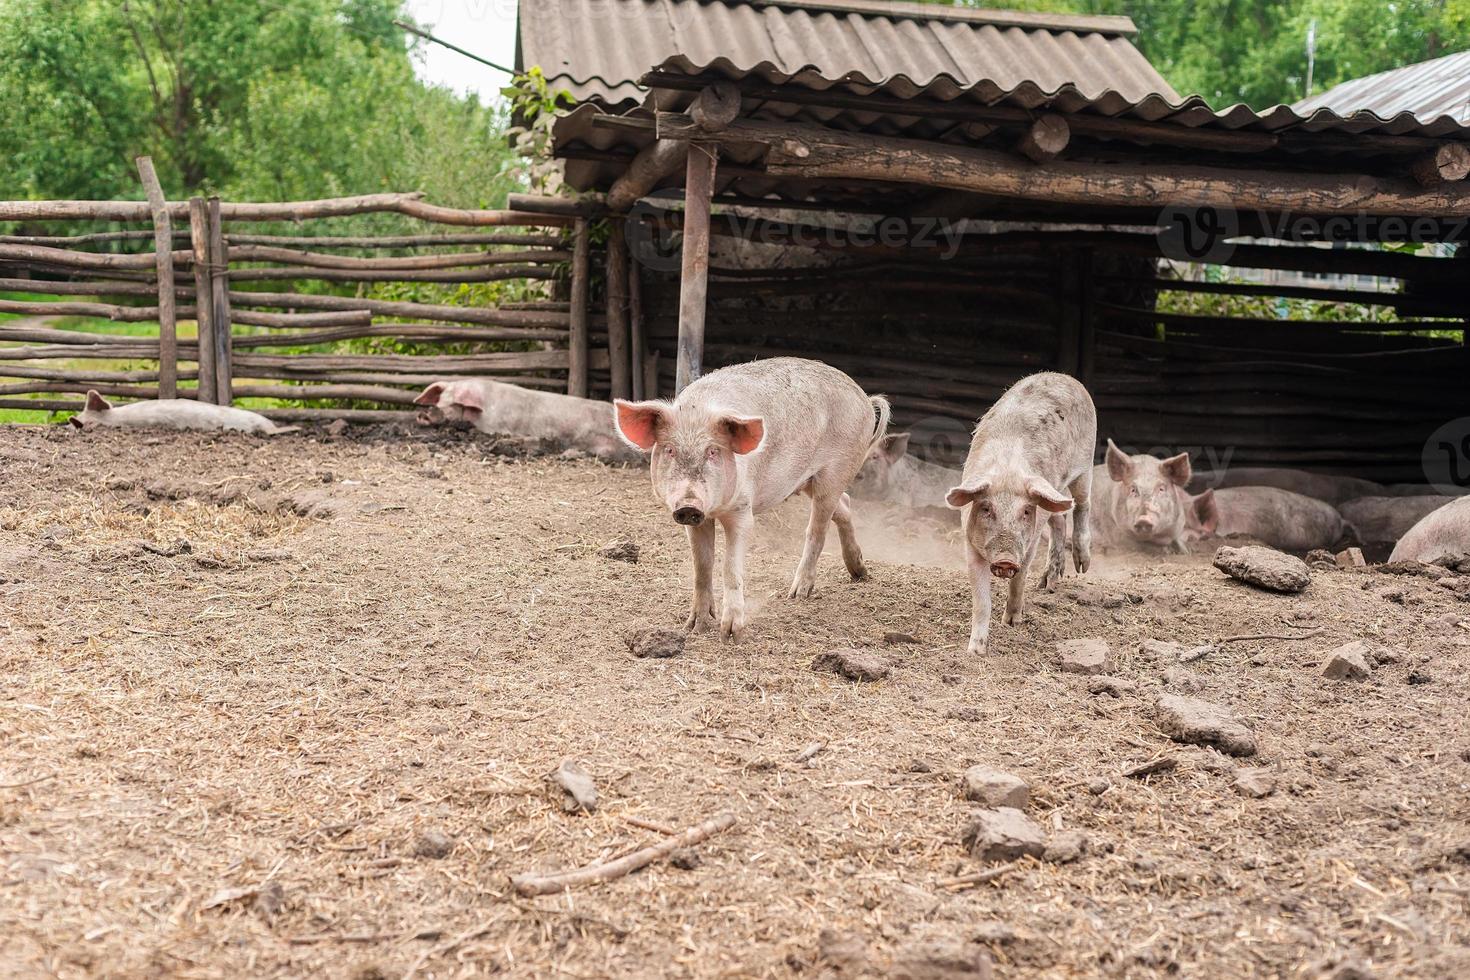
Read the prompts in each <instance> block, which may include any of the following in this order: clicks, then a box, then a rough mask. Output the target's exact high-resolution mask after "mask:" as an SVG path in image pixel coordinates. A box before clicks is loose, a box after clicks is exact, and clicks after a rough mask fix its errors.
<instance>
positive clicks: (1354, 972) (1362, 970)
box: [1307, 958, 1378, 980]
mask: <svg viewBox="0 0 1470 980" xmlns="http://www.w3.org/2000/svg"><path fill="white" fill-rule="evenodd" d="M1307 976H1309V977H1311V978H1312V980H1377V976H1378V975H1377V974H1376V973H1374V972H1373V971H1372V970H1370V969H1368V966H1367V964H1365V963H1364V962H1363V961H1362V960H1359V959H1354V958H1349V959H1343V960H1339V959H1329V960H1323V961H1322V962H1319V963H1318V964H1317V965H1316V967H1315V968H1314V969H1312V970H1310V971H1309V972H1308V973H1307Z"/></svg>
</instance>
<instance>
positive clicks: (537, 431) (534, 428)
mask: <svg viewBox="0 0 1470 980" xmlns="http://www.w3.org/2000/svg"><path fill="white" fill-rule="evenodd" d="M414 404H417V405H424V406H426V407H425V409H424V410H423V411H422V412H420V413H419V421H420V422H423V423H425V424H428V425H434V424H437V423H440V422H444V421H450V422H468V423H469V424H471V425H473V426H474V427H475V428H477V429H479V430H480V431H481V432H490V433H495V434H506V435H512V436H518V437H520V438H523V439H545V440H547V441H549V442H553V443H555V444H557V445H559V446H563V447H566V448H569V449H580V450H582V451H583V452H585V453H591V454H592V455H593V456H596V457H598V458H599V459H603V460H608V461H611V462H619V461H624V462H627V461H632V460H634V459H636V458H637V457H636V455H635V454H633V453H630V452H629V451H628V449H627V448H626V447H625V446H624V445H623V444H622V442H621V441H620V440H619V439H618V435H617V430H616V428H615V427H614V426H613V424H612V421H611V420H610V419H609V418H608V411H607V403H606V402H600V401H592V400H590V399H587V398H574V397H573V396H571V395H559V394H557V393H555V392H551V391H536V390H535V389H532V388H521V387H519V386H517V385H511V384H505V383H504V382H501V381H491V380H490V379H488V378H461V379H457V380H445V381H436V382H434V383H433V384H431V385H429V386H428V387H427V388H425V389H424V390H423V392H422V393H421V394H420V395H419V396H418V397H417V398H415V399H414Z"/></svg>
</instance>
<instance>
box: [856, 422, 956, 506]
mask: <svg viewBox="0 0 1470 980" xmlns="http://www.w3.org/2000/svg"><path fill="white" fill-rule="evenodd" d="M908 448H909V433H907V432H892V433H889V434H888V435H886V436H884V437H883V438H882V439H880V440H879V442H878V445H876V446H874V447H873V449H872V451H871V452H870V453H868V459H867V461H866V462H864V463H863V468H862V469H861V470H859V471H858V475H857V479H856V480H854V481H853V484H852V495H853V497H855V498H856V499H858V500H883V501H887V502H888V503H892V504H899V505H901V506H904V507H912V508H915V509H918V508H922V507H933V506H934V505H935V501H938V500H942V499H944V494H945V492H946V491H947V490H948V489H949V488H950V487H952V486H954V485H955V484H956V483H958V482H960V471H959V470H957V469H955V468H954V467H952V466H940V465H939V464H938V463H931V462H928V461H927V460H922V459H919V458H918V457H917V456H910V455H909V453H908Z"/></svg>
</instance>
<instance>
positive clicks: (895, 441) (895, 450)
mask: <svg viewBox="0 0 1470 980" xmlns="http://www.w3.org/2000/svg"><path fill="white" fill-rule="evenodd" d="M879 446H880V447H881V449H882V452H883V456H884V457H885V458H886V459H887V460H888V462H890V463H896V462H898V461H899V460H901V459H903V455H904V453H906V452H908V451H909V433H907V432H895V433H893V434H892V435H886V436H884V437H883V441H882V442H881V443H879Z"/></svg>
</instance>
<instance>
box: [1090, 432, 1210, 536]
mask: <svg viewBox="0 0 1470 980" xmlns="http://www.w3.org/2000/svg"><path fill="white" fill-rule="evenodd" d="M1106 458H1107V462H1106V463H1104V464H1103V465H1102V466H1098V467H1095V468H1094V469H1093V471H1092V472H1093V476H1092V529H1093V532H1094V533H1095V534H1096V535H1097V538H1098V542H1099V543H1100V544H1102V545H1103V546H1105V547H1116V546H1119V545H1123V544H1129V543H1133V544H1145V545H1159V546H1163V547H1166V548H1168V549H1170V550H1173V551H1177V552H1180V553H1181V554H1183V553H1185V552H1188V551H1189V547H1188V545H1186V544H1185V531H1186V528H1187V526H1188V512H1189V508H1190V497H1189V495H1188V494H1186V493H1185V492H1184V487H1185V486H1187V485H1188V484H1189V478H1190V475H1191V469H1190V465H1189V454H1188V453H1180V454H1179V455H1178V456H1170V457H1169V458H1168V459H1159V458H1157V457H1155V456H1149V455H1143V454H1140V455H1137V456H1129V455H1128V454H1127V453H1125V452H1123V450H1121V449H1119V448H1118V447H1117V446H1115V445H1114V444H1113V440H1111V439H1109V440H1108V451H1107V457H1106Z"/></svg>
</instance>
